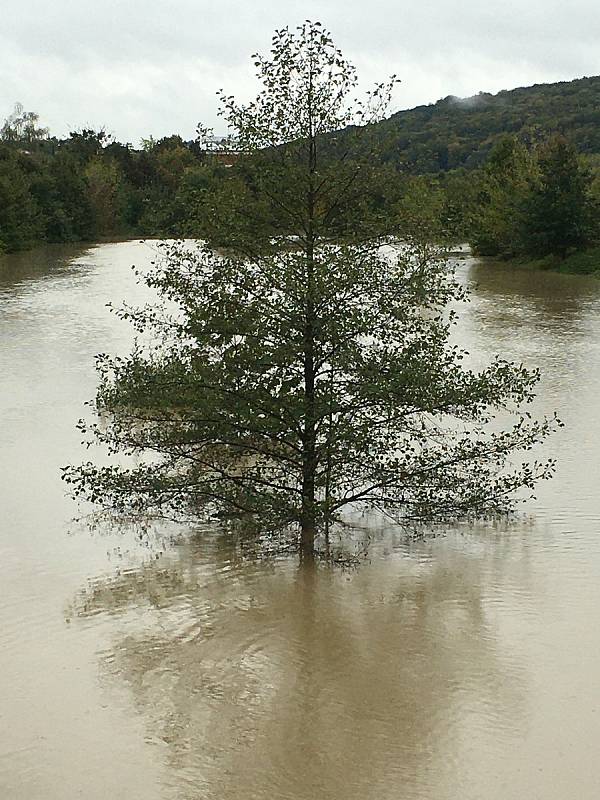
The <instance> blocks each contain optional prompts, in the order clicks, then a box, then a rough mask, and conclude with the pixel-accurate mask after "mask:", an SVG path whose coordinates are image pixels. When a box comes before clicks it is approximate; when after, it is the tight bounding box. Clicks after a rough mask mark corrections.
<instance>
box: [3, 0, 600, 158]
mask: <svg viewBox="0 0 600 800" xmlns="http://www.w3.org/2000/svg"><path fill="white" fill-rule="evenodd" d="M306 18H309V19H313V20H317V19H318V20H320V21H321V22H323V23H324V24H325V26H326V27H327V28H329V30H330V31H331V33H332V34H333V37H334V39H335V41H336V43H337V44H338V46H340V47H341V49H342V50H343V51H344V54H345V55H346V57H348V58H350V59H351V60H352V61H353V62H354V63H355V64H356V66H357V67H358V69H359V75H360V78H361V83H364V84H365V86H367V85H369V84H370V83H371V82H373V81H375V80H377V79H379V78H384V77H386V76H387V75H389V74H390V73H397V74H398V75H399V77H400V78H401V79H402V84H401V85H400V86H399V87H398V89H397V91H396V94H395V99H394V110H399V109H402V108H410V107H412V106H414V105H418V104H421V103H429V102H433V101H435V100H437V99H439V98H440V97H444V96H446V95H448V94H455V95H459V96H468V95H471V94H474V93H476V92H477V91H490V92H496V91H498V90H500V89H508V88H514V87H515V86H527V85H530V84H532V83H539V82H549V81H556V80H569V79H571V78H578V77H581V76H583V75H597V74H600V46H599V44H598V43H599V41H600V3H599V2H598V0H571V2H570V3H568V2H565V0H504V2H498V0H487V2H486V1H485V0H405V2H402V0H365V1H364V2H361V3H357V2H354V3H353V2H351V0H350V1H349V0H321V2H313V0H309V1H308V2H306V1H305V2H294V1H293V0H279V2H277V0H251V1H250V0H246V2H241V1H240V0H237V2H235V1H234V0H221V2H217V1H216V0H95V1H94V2H92V0H18V1H17V2H15V0H0V122H1V120H2V119H4V118H5V117H6V116H8V114H9V113H10V111H11V110H12V107H13V105H14V103H15V101H17V100H18V101H20V102H21V103H23V105H24V106H25V107H26V109H27V110H34V111H37V112H38V113H39V114H40V118H41V121H42V122H43V123H44V124H45V125H48V126H49V127H50V129H51V132H52V133H55V134H56V135H64V134H65V133H67V132H68V131H69V130H73V129H78V128H81V127H93V128H100V127H105V128H106V129H107V130H109V131H110V132H112V133H114V134H115V135H116V137H117V138H118V139H120V140H121V141H130V142H132V143H133V144H135V145H137V144H138V143H139V140H140V137H142V136H148V135H150V134H152V135H153V136H155V137H160V136H164V135H167V134H170V133H180V134H182V135H183V136H184V137H186V138H191V137H193V135H194V131H195V128H196V124H197V123H198V122H199V121H202V122H204V123H205V124H208V125H211V126H214V127H215V129H216V130H217V132H220V131H222V129H223V128H222V124H221V123H219V121H218V118H217V117H216V100H215V91H216V90H217V89H218V88H220V87H223V88H224V89H225V90H226V91H227V92H228V93H231V94H235V95H236V96H237V97H239V98H240V99H247V98H249V97H250V96H251V94H252V90H253V87H254V83H253V67H252V65H251V61H250V54H251V53H253V52H255V51H257V50H258V51H263V52H264V51H267V50H268V48H269V42H270V36H271V33H272V31H273V30H274V29H275V28H277V27H282V26H284V25H290V26H295V25H297V24H299V23H300V22H302V21H303V20H304V19H306Z"/></svg>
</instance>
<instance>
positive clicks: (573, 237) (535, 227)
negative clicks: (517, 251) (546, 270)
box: [523, 135, 595, 258]
mask: <svg viewBox="0 0 600 800" xmlns="http://www.w3.org/2000/svg"><path fill="white" fill-rule="evenodd" d="M537 161H538V168H539V179H538V181H537V182H536V184H535V187H534V189H533V191H532V192H531V195H530V196H529V198H528V199H527V202H526V204H525V207H524V219H523V230H524V236H525V250H526V252H528V253H529V254H530V255H534V256H546V255H556V256H559V257H560V258H565V257H566V256H567V254H568V252H569V250H574V249H582V248H583V247H585V246H586V245H587V244H589V242H590V240H591V238H592V233H593V220H594V217H595V214H594V210H595V208H594V205H595V204H594V203H593V201H592V198H591V195H590V186H591V181H592V178H591V175H590V174H589V172H588V171H587V170H586V169H585V168H584V167H583V166H582V164H581V163H580V159H579V156H578V155H577V151H576V150H575V148H574V147H573V145H572V144H571V143H570V142H569V141H567V139H565V138H564V136H558V135H557V136H553V137H551V138H550V139H548V140H547V141H546V142H544V143H543V144H542V145H541V146H540V147H539V148H538V155H537Z"/></svg>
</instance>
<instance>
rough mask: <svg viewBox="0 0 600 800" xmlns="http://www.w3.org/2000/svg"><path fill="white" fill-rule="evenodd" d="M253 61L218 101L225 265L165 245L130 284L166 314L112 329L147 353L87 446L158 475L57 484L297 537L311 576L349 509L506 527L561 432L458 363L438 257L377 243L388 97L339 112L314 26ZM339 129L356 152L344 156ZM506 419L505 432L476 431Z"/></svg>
mask: <svg viewBox="0 0 600 800" xmlns="http://www.w3.org/2000/svg"><path fill="white" fill-rule="evenodd" d="M255 63H256V66H257V67H258V76H259V78H260V80H261V81H262V84H263V89H262V91H261V92H260V94H259V95H258V97H257V99H256V100H255V101H254V102H252V103H250V104H248V105H242V106H240V105H237V104H236V103H235V101H234V100H233V98H230V97H223V98H222V100H223V109H224V115H225V118H226V120H227V122H228V123H229V125H230V126H231V127H232V129H233V130H234V132H235V138H236V146H237V148H238V149H241V150H243V151H244V152H245V155H244V156H243V157H242V158H241V160H240V162H239V164H238V165H237V167H236V169H237V175H238V178H239V179H237V180H235V181H232V183H231V186H235V187H236V191H235V192H231V191H228V189H227V187H225V189H224V191H223V193H221V194H220V195H219V194H217V195H216V196H215V199H214V203H213V209H212V220H213V223H214V231H215V240H217V239H218V240H219V243H220V244H221V245H222V247H221V249H219V250H216V249H215V248H214V247H212V246H211V241H210V240H209V242H208V243H207V244H206V245H202V244H200V243H199V244H197V245H195V246H192V247H191V246H189V245H185V244H184V243H174V244H166V245H165V246H164V249H163V252H162V256H161V258H160V259H158V260H157V262H156V264H155V265H154V268H153V269H152V270H151V271H150V272H149V273H147V274H144V275H143V276H142V280H143V281H144V282H145V283H146V284H147V285H148V286H150V287H152V288H153V289H155V290H156V292H157V293H158V296H159V298H160V301H162V302H158V303H157V304H156V305H149V306H147V307H144V308H141V309H132V308H125V309H122V310H121V311H120V312H119V313H120V314H121V316H122V317H124V318H127V319H129V320H131V322H132V323H133V325H134V326H135V327H136V329H137V330H138V331H140V332H143V333H144V334H146V335H147V334H149V333H151V334H152V337H153V341H154V342H155V344H154V345H152V346H151V347H147V348H143V347H141V346H139V347H136V349H134V351H133V352H132V353H131V355H130V356H129V357H127V358H112V357H110V356H107V355H101V356H99V357H98V368H99V373H100V386H99V390H98V395H97V399H96V402H95V406H96V409H97V411H98V412H100V413H101V414H102V417H103V419H102V423H101V424H99V425H96V424H91V425H86V424H85V423H81V425H82V429H83V430H85V431H87V432H88V434H90V436H91V441H96V442H99V443H101V444H106V445H108V447H109V449H110V450H111V451H112V452H113V453H118V452H125V453H131V454H143V453H149V454H151V456H152V458H151V460H149V461H146V462H144V463H142V464H141V465H139V464H138V465H137V466H133V467H131V468H130V469H128V468H125V467H123V466H122V465H121V466H112V467H98V466H96V465H94V464H93V463H88V464H85V465H83V466H80V467H70V468H67V469H66V470H65V475H64V477H65V479H66V480H67V481H68V482H69V483H71V484H72V486H73V489H74V493H75V495H77V496H79V497H82V498H86V499H89V500H92V501H94V502H97V503H100V504H102V506H103V507H105V508H107V509H110V510H112V511H116V512H121V513H126V514H129V513H132V512H133V513H137V512H139V513H151V512H157V513H164V514H170V515H176V516H183V517H186V516H192V517H205V518H206V517H208V518H219V519H227V520H231V521H234V520H237V521H240V522H251V521H254V522H255V523H256V524H258V525H259V526H260V527H261V528H262V529H263V530H270V531H272V532H273V533H276V532H280V531H282V530H288V531H289V530H290V529H296V530H297V531H298V532H299V539H298V541H299V546H300V549H301V552H302V553H303V554H304V555H305V556H306V557H310V556H312V554H313V552H314V550H315V539H316V536H317V534H318V533H319V531H325V532H328V531H329V530H330V528H331V526H332V525H334V524H338V523H339V522H340V521H341V520H343V512H344V510H347V509H348V508H349V507H351V508H352V507H357V506H358V507H367V508H375V509H381V510H382V511H384V512H385V513H387V514H391V515H393V516H394V517H395V518H396V519H398V520H399V521H402V520H418V521H422V520H449V519H451V520H454V519H457V518H469V517H472V516H477V515H488V514H495V513H498V512H504V511H506V510H507V509H509V508H510V507H511V502H512V501H511V497H512V496H513V493H514V492H515V491H516V490H519V489H522V488H523V487H526V488H528V489H531V488H532V487H533V485H534V483H535V482H536V481H537V480H538V479H540V478H543V477H547V476H548V475H549V474H550V473H551V471H552V464H550V463H539V462H534V463H531V464H525V465H520V466H514V465H513V466H512V467H511V468H509V467H508V465H507V459H508V458H509V457H510V456H511V454H513V453H515V451H519V450H529V449H530V448H531V447H532V446H533V445H534V444H535V443H536V442H538V441H539V440H541V439H543V438H544V437H545V436H546V435H547V434H548V433H549V432H550V431H551V430H552V428H553V427H554V426H555V424H556V422H555V420H552V419H551V420H547V419H544V420H541V421H533V420H531V419H530V418H529V415H528V414H520V413H518V410H517V409H518V407H519V405H520V404H521V403H523V402H525V403H527V402H529V401H530V400H531V399H532V396H533V395H532V389H533V387H534V384H535V383H536V380H537V377H538V376H537V373H536V372H535V371H534V372H529V371H527V370H526V369H525V368H524V367H523V366H522V365H516V364H512V363H507V362H505V361H502V360H500V359H497V360H495V361H494V363H493V364H492V365H491V366H489V367H488V368H487V369H485V370H483V371H482V372H474V371H471V370H469V369H467V368H465V367H464V366H463V364H462V360H463V356H464V353H463V352H461V351H460V350H459V349H458V348H457V347H456V346H454V345H452V344H451V343H450V341H449V337H450V332H451V326H452V324H453V322H454V314H453V312H452V311H449V310H448V306H449V304H450V303H451V302H452V301H454V300H457V299H462V298H463V296H464V293H463V291H462V290H461V288H460V287H459V285H458V284H457V282H456V281H455V280H454V278H453V275H452V272H451V270H450V269H449V267H448V264H447V262H446V259H445V258H444V254H443V253H441V252H440V251H439V250H438V249H436V248H435V247H433V246H431V245H428V244H427V243H424V242H421V241H419V237H418V236H417V235H416V234H415V233H414V226H413V228H412V230H413V234H412V237H411V239H410V241H407V242H405V243H404V244H403V245H402V246H397V247H395V246H393V245H392V244H390V238H389V237H390V235H391V234H393V232H394V229H393V225H392V222H393V220H387V219H386V218H385V217H383V216H381V215H380V213H379V212H378V211H377V208H376V205H373V204H372V203H370V201H369V192H370V189H371V186H372V183H373V175H374V170H373V168H372V167H371V161H370V159H369V144H368V137H369V132H370V129H371V125H372V124H373V122H375V121H376V120H378V119H380V118H381V116H382V114H383V113H384V111H385V108H386V105H387V101H388V100H389V96H390V91H391V88H392V86H393V82H394V81H393V79H392V81H390V82H388V83H385V84H380V85H378V86H377V87H376V88H375V90H374V92H373V93H372V94H371V95H369V96H368V98H367V100H366V101H365V102H363V103H361V102H358V101H355V100H353V99H352V94H353V92H354V89H355V85H356V78H355V72H354V68H353V67H352V66H351V65H350V64H349V63H348V62H347V61H346V60H345V59H344V58H343V56H342V54H341V53H340V52H339V50H337V49H336V47H335V46H334V44H333V42H332V40H331V38H330V37H329V35H328V34H327V33H326V32H325V31H324V30H323V28H322V27H321V26H320V25H319V24H313V23H306V24H304V25H303V26H301V27H300V28H299V29H298V30H297V31H290V30H288V29H287V28H286V29H283V30H280V31H277V32H276V33H275V36H274V39H273V46H272V51H271V55H270V57H269V58H263V57H260V56H257V57H256V59H255ZM352 124H354V125H355V127H354V128H352V131H353V137H354V139H356V140H358V139H360V140H361V144H360V147H356V148H355V149H349V145H348V142H349V141H352V140H351V139H349V138H348V137H344V147H345V148H346V149H344V150H340V149H338V144H337V142H336V138H335V132H336V131H338V130H340V129H341V128H345V127H347V126H349V125H352ZM223 245H225V247H223ZM507 410H508V411H510V410H512V411H514V412H515V413H516V414H517V417H516V419H515V420H513V422H511V423H509V424H508V426H507V427H505V428H504V429H503V430H500V429H499V428H498V427H496V428H495V430H493V431H492V430H489V429H488V423H489V422H490V420H491V418H492V416H493V415H494V414H495V412H498V411H500V412H501V413H504V412H505V411H507Z"/></svg>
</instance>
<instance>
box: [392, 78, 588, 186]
mask: <svg viewBox="0 0 600 800" xmlns="http://www.w3.org/2000/svg"><path fill="white" fill-rule="evenodd" d="M378 127H379V130H378V138H379V139H380V145H381V152H382V156H383V158H384V160H385V161H388V162H394V163H398V164H402V165H404V167H405V168H406V169H407V170H408V171H409V172H417V173H427V172H438V171H440V170H443V171H445V170H449V169H456V168H457V167H465V168H467V169H471V168H474V167H477V166H479V165H480V164H481V163H482V162H483V161H485V158H486V156H487V154H488V152H489V150H490V148H491V147H492V145H493V144H494V142H495V141H497V140H498V139H499V138H500V137H501V136H502V135H503V134H507V133H510V134H521V135H522V136H524V137H538V136H545V135H547V134H548V133H554V132H560V133H563V134H564V135H565V136H567V137H568V138H569V139H570V140H571V141H572V142H573V143H574V145H575V146H576V147H577V149H578V150H579V151H580V152H582V153H587V154H596V153H597V154H600V76H596V77H591V78H579V79H577V80H573V81H563V82H560V83H549V84H538V85H535V86H528V87H524V88H519V89H512V90H510V91H501V92H498V94H495V95H491V94H486V93H480V94H478V95H475V96H474V97H469V98H464V99H461V98H458V97H453V96H450V97H446V98H444V99H443V100H439V101H438V102H437V103H435V104H432V105H427V106H418V107H417V108H413V109H411V110H410V111H400V112H398V113H396V114H394V115H393V116H392V117H390V118H389V119H387V120H385V121H384V122H381V123H379V126H378Z"/></svg>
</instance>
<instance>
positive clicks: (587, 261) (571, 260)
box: [510, 246, 600, 278]
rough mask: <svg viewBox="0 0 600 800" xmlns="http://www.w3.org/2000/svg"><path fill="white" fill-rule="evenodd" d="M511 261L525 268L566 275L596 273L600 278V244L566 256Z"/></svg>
mask: <svg viewBox="0 0 600 800" xmlns="http://www.w3.org/2000/svg"><path fill="white" fill-rule="evenodd" d="M510 263H511V264H513V265H514V266H518V267H522V268H523V269H533V270H544V271H550V272H561V273H563V274H565V275H595V276H597V277H598V278H600V246H598V247H590V248H588V249H587V250H580V251H578V252H576V253H572V254H571V255H569V256H567V257H566V258H559V257H558V256H546V257H545V258H540V259H535V260H533V261H522V260H520V259H511V260H510Z"/></svg>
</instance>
